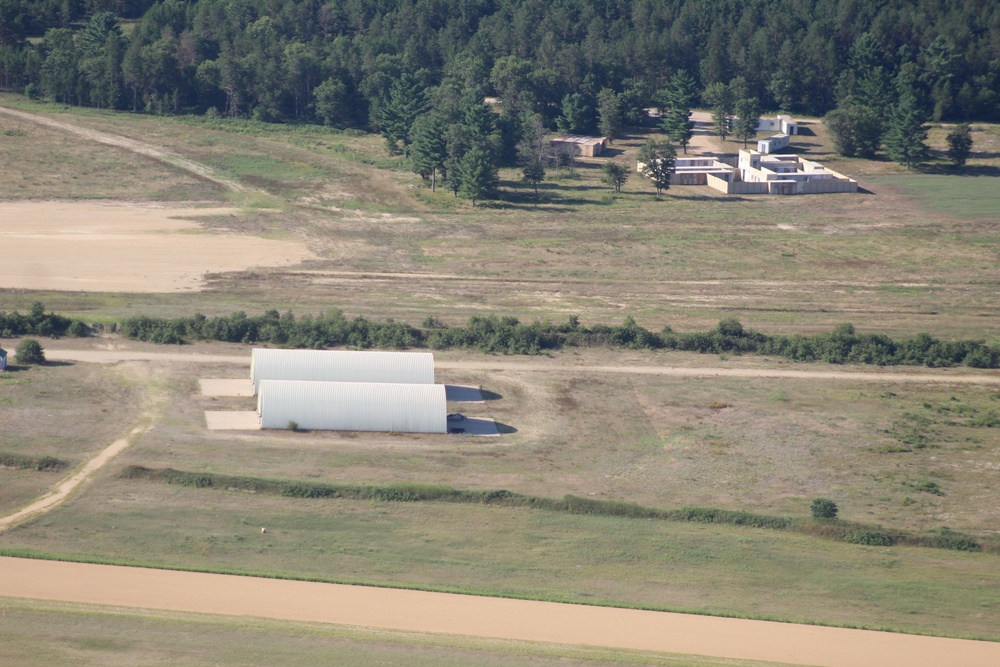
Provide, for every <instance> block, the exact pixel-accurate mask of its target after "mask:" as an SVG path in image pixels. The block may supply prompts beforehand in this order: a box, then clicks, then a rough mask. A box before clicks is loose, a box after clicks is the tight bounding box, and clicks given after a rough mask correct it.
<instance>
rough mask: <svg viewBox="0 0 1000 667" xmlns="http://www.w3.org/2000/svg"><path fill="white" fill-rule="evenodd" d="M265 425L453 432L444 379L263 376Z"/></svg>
mask: <svg viewBox="0 0 1000 667" xmlns="http://www.w3.org/2000/svg"><path fill="white" fill-rule="evenodd" d="M257 413H258V414H259V415H260V424H261V428H274V429H286V428H288V427H289V425H290V423H291V422H294V423H295V425H297V427H298V428H303V429H309V430H331V431H383V432H389V433H447V432H448V403H447V399H446V396H445V386H444V385H442V384H389V383H376V382H310V381H297V380H262V381H261V382H260V389H259V391H258V393H257Z"/></svg>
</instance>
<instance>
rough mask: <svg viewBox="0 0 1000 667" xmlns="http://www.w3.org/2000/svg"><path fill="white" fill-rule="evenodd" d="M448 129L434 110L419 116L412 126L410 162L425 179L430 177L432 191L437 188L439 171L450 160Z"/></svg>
mask: <svg viewBox="0 0 1000 667" xmlns="http://www.w3.org/2000/svg"><path fill="white" fill-rule="evenodd" d="M446 131H447V127H446V125H445V122H444V119H443V118H441V116H440V115H438V114H437V113H435V112H433V111H432V112H430V113H426V114H424V115H422V116H420V117H419V118H417V119H416V120H415V121H414V122H413V127H412V128H411V134H412V135H413V143H412V144H410V162H411V163H412V164H413V171H415V172H416V173H418V174H420V176H421V177H423V178H425V179H426V178H428V177H430V179H431V192H435V191H436V190H437V175H438V172H439V171H440V170H441V169H443V168H444V165H445V163H446V162H447V160H448V143H447V142H446V141H445V132H446Z"/></svg>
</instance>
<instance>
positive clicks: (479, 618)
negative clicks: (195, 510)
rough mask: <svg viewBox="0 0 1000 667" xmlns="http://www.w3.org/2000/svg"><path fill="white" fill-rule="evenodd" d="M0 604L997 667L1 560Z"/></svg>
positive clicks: (911, 651)
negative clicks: (0, 599)
mask: <svg viewBox="0 0 1000 667" xmlns="http://www.w3.org/2000/svg"><path fill="white" fill-rule="evenodd" d="M0 595H3V596H10V597H18V598H34V599H42V600H63V601H70V602H78V603H90V604H101V605H116V606H124V607H138V608H144V609H165V610H173V611H188V612H197V613H207V614H226V615H232V616H254V617H260V618H275V619H284V620H294V621H308V622H319V623H335V624H338V625H355V626H364V627H369V628H385V629H392V630H403V631H411V632H426V633H443V634H449V635H465V636H472V637H485V638H500V639H510V640H521V641H540V642H552V643H557V644H572V645H587V646H601V647H609V648H629V649H638V650H646V651H660V652H669V653H684V654H694V655H707V656H715V657H721V658H731V659H746V660H766V661H773V662H785V663H793V664H800V665H818V666H823V667H861V666H869V665H907V666H908V667H940V666H941V665H956V664H960V665H962V666H963V667H995V666H996V665H1000V643H990V642H978V641H967V640H958V639H943V638H938V637H922V636H914V635H902V634H892V633H884V632H871V631H864V630H849V629H845V628H828V627H818V626H807V625H794V624H790V623H770V622H765V621H749V620H742V619H724V618H714V617H710V616H694V615H687V614H670V613H663V612H651V611H637V610H630V609H613V608H606V607H587V606H581V605H568V604H556V603H551V602H535V601H527V600H508V599H500V598H486V597H475V596H467V595H451V594H444V593H426V592H422V591H408V590H396V589H388V588H371V587H364V586H341V585H335V584H320V583H311V582H302V581H283V580H276V579H259V578H253V577H236V576H226V575H218V574H202V573H195V572H174V571H168V570H153V569H141V568H130V567H113V566H108V565H87V564H81V563H61V562H54V561H40V560H26V559H19V558H0Z"/></svg>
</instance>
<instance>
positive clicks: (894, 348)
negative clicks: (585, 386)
mask: <svg viewBox="0 0 1000 667" xmlns="http://www.w3.org/2000/svg"><path fill="white" fill-rule="evenodd" d="M120 331H121V332H122V333H123V334H124V335H125V336H128V337H130V338H136V339H139V340H145V341H151V342H158V343H181V342H184V340H186V339H208V340H221V341H227V342H232V343H271V344H276V345H287V346H291V347H311V348H323V347H339V346H350V347H357V348H431V349H447V348H465V349H475V350H480V351H482V352H487V353H491V354H539V353H541V352H544V351H548V350H559V349H562V348H564V347H567V346H588V347H593V346H607V347H618V348H627V349H650V350H661V349H663V350H685V351H690V352H700V353H707V354H726V353H728V354H762V355H773V356H781V357H786V358H788V359H794V360H796V361H826V362H830V363H860V364H877V365H923V366H931V367H946V366H956V365H960V364H964V365H967V366H972V367H974V368H997V367H1000V352H998V351H997V350H994V349H993V348H991V347H990V346H988V345H985V344H984V343H983V342H982V341H968V340H965V341H942V340H939V339H937V338H934V337H933V336H930V335H928V334H919V335H918V336H917V337H915V338H912V339H909V340H903V341H896V340H893V339H891V338H889V337H888V336H885V335H881V334H859V333H857V332H856V331H855V330H854V327H853V326H851V325H850V324H845V325H841V326H838V327H837V328H836V329H834V331H832V332H831V333H828V334H817V335H814V336H802V335H794V336H777V335H769V334H764V333H760V332H757V331H751V330H748V329H744V328H743V326H742V325H741V324H740V322H739V321H737V320H735V319H726V320H722V321H721V322H720V323H719V325H718V326H717V327H716V328H714V329H712V330H710V331H704V332H694V333H680V332H676V331H673V330H672V329H670V327H667V328H665V329H664V330H663V331H661V332H658V333H657V332H653V331H650V330H648V329H646V328H644V327H642V326H639V325H638V324H637V323H636V322H635V320H634V319H632V318H631V317H629V318H626V319H625V321H624V322H623V323H622V324H621V325H618V326H605V325H597V326H593V327H586V326H583V325H581V324H580V322H579V320H578V319H577V318H575V317H572V318H570V319H569V320H568V321H567V322H564V323H559V324H554V323H552V322H532V323H530V324H525V323H523V322H521V321H519V320H518V319H517V318H514V317H497V316H487V317H483V316H474V317H471V318H469V320H468V322H467V323H466V324H465V326H446V325H443V324H441V323H439V322H437V321H436V320H435V319H434V318H428V319H427V320H425V321H424V323H423V326H422V327H419V328H418V327H414V326H411V325H409V324H405V323H401V322H394V321H392V320H386V321H383V322H374V321H371V320H368V319H366V318H363V317H357V318H354V319H348V318H346V317H344V315H343V313H341V312H340V311H331V312H328V313H323V314H320V315H317V316H311V315H306V316H302V317H299V318H296V317H295V316H294V315H293V314H292V313H285V314H279V313H278V312H277V311H274V310H272V311H268V312H267V313H265V314H264V315H261V316H257V317H248V316H247V315H246V314H245V313H242V312H239V313H235V314H233V315H231V316H228V317H211V318H209V317H205V316H204V315H195V316H194V317H191V318H180V319H160V318H150V317H134V318H129V319H127V320H125V321H124V322H123V323H122V325H121V328H120Z"/></svg>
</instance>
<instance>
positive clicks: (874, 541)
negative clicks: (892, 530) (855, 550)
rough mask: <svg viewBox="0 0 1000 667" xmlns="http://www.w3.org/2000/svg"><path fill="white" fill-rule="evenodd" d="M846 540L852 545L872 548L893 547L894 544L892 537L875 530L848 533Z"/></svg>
mask: <svg viewBox="0 0 1000 667" xmlns="http://www.w3.org/2000/svg"><path fill="white" fill-rule="evenodd" d="M844 539H845V540H846V541H848V542H850V543H851V544H865V545H867V546H870V547H891V546H892V544H893V539H892V536H891V535H888V534H886V533H882V532H879V531H875V530H859V531H856V532H853V533H848V534H847V536H845V537H844Z"/></svg>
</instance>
